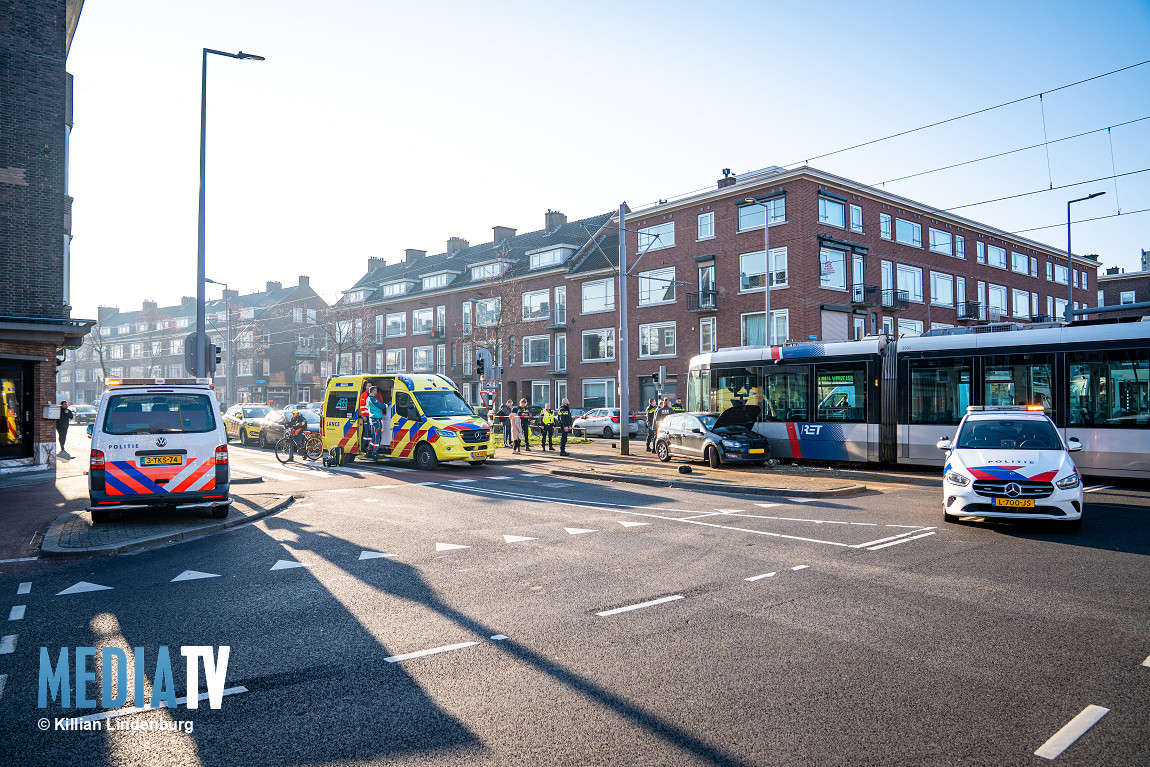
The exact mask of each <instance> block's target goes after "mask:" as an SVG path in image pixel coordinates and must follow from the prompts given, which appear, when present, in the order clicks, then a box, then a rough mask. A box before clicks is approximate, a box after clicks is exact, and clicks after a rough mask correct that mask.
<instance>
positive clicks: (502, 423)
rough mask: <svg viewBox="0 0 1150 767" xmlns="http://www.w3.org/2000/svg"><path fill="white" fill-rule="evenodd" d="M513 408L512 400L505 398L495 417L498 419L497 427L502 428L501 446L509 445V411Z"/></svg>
mask: <svg viewBox="0 0 1150 767" xmlns="http://www.w3.org/2000/svg"><path fill="white" fill-rule="evenodd" d="M514 409H515V403H514V402H513V401H512V400H507V403H506V404H505V405H503V407H501V408H499V412H498V413H497V414H496V418H498V419H499V427H500V428H501V429H502V430H503V447H511V411H512V410H514Z"/></svg>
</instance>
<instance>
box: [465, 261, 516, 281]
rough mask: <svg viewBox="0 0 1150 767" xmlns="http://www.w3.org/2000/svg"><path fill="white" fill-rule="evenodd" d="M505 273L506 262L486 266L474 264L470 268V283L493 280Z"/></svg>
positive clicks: (494, 262) (496, 262)
mask: <svg viewBox="0 0 1150 767" xmlns="http://www.w3.org/2000/svg"><path fill="white" fill-rule="evenodd" d="M505 271H507V262H506V261H493V262H491V263H488V264H476V265H475V266H473V267H471V281H472V282H480V281H482V280H493V279H495V278H497V277H500V276H502V275H503V273H504V272H505Z"/></svg>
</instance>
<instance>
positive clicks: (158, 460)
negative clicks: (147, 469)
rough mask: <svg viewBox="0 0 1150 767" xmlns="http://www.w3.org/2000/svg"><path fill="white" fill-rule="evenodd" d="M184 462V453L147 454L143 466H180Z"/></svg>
mask: <svg viewBox="0 0 1150 767" xmlns="http://www.w3.org/2000/svg"><path fill="white" fill-rule="evenodd" d="M183 462H184V457H183V456H182V455H145V456H144V459H143V461H142V462H141V463H140V465H141V466H180V465H181V464H183Z"/></svg>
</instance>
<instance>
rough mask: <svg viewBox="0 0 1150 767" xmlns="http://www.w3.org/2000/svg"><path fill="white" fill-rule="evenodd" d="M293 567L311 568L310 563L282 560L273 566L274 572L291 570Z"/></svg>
mask: <svg viewBox="0 0 1150 767" xmlns="http://www.w3.org/2000/svg"><path fill="white" fill-rule="evenodd" d="M293 567H311V563H310V562H296V561H294V560H288V559H281V560H279V561H278V562H276V563H275V564H274V565H272V570H290V569H292V568H293Z"/></svg>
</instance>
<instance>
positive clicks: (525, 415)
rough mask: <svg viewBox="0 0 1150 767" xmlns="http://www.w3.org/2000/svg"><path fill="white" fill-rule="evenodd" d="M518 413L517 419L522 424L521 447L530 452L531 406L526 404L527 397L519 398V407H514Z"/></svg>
mask: <svg viewBox="0 0 1150 767" xmlns="http://www.w3.org/2000/svg"><path fill="white" fill-rule="evenodd" d="M515 412H517V413H519V420H520V421H521V422H522V424H523V449H524V450H526V451H527V452H529V453H530V452H531V408H530V407H529V406H528V405H527V398H526V397H524V398H523V399H521V400H519V407H518V408H517V409H516V411H515Z"/></svg>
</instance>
